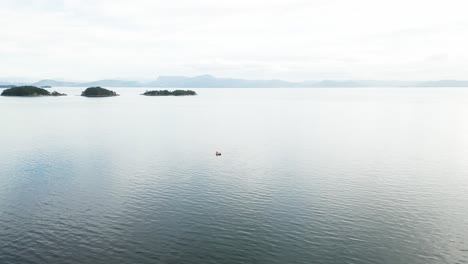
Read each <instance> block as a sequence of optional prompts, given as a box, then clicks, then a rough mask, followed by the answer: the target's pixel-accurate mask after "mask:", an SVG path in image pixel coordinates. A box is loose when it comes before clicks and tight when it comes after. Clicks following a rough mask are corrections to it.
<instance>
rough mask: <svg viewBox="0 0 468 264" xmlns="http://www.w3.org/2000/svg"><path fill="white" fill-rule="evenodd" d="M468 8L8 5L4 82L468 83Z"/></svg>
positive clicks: (206, 2)
mask: <svg viewBox="0 0 468 264" xmlns="http://www.w3.org/2000/svg"><path fill="white" fill-rule="evenodd" d="M467 10H468V1H466V0H385V1H383V0H229V1H228V0H170V1H169V0H161V1H160V0H125V1H124V0H0V27H1V31H0V78H18V77H21V78H30V79H42V78H55V79H69V80H94V79H104V78H120V79H155V78H156V77H157V76H159V75H188V76H192V75H198V74H213V75H216V76H219V77H239V78H248V79H272V78H278V79H285V80H291V81H298V80H321V79H376V80H383V79H387V80H436V79H465V80H466V79H468V15H467Z"/></svg>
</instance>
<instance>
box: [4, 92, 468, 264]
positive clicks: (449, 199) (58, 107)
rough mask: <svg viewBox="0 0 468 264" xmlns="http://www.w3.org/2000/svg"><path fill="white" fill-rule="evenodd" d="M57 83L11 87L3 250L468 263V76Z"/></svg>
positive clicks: (53, 257) (110, 258)
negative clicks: (302, 85) (464, 84)
mask: <svg viewBox="0 0 468 264" xmlns="http://www.w3.org/2000/svg"><path fill="white" fill-rule="evenodd" d="M57 90H59V91H63V92H67V93H68V94H69V96H68V97H61V98H4V97H0V113H1V115H0V121H1V124H2V127H1V130H0V147H1V148H0V263H15V264H16V263H312V262H313V263H464V262H468V232H467V231H466V230H468V178H467V177H466V176H467V175H468V163H467V162H466V157H468V121H467V118H466V117H467V116H468V90H465V89H447V88H443V89H410V88H405V89H402V88H395V89H382V88H380V89H199V90H197V93H198V94H199V95H198V96H196V97H144V96H139V94H140V93H141V92H143V91H144V90H146V89H135V88H126V89H124V88H120V89H115V90H117V91H118V93H119V94H121V96H120V97H115V98H83V97H80V96H75V95H79V94H80V91H81V89H77V88H62V89H57ZM217 150H219V151H221V152H222V153H223V156H221V157H216V156H215V155H214V153H215V151H217Z"/></svg>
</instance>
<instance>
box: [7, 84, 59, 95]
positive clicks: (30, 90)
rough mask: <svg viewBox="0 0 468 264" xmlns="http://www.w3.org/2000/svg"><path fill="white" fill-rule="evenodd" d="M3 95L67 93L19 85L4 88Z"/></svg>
mask: <svg viewBox="0 0 468 264" xmlns="http://www.w3.org/2000/svg"><path fill="white" fill-rule="evenodd" d="M1 95H2V96H29V97H36V96H64V95H66V94H61V93H58V92H56V91H54V92H53V93H50V92H49V91H47V90H46V89H42V88H38V87H36V86H17V87H12V88H9V89H5V90H3V92H2V94H1Z"/></svg>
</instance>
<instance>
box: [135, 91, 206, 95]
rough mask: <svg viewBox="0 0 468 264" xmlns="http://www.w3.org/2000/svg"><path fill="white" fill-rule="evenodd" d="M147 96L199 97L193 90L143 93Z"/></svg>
mask: <svg viewBox="0 0 468 264" xmlns="http://www.w3.org/2000/svg"><path fill="white" fill-rule="evenodd" d="M143 95H146V96H171V95H172V96H184V95H197V93H196V92H195V91H192V90H175V91H172V92H171V91H168V90H159V91H146V92H145V93H143Z"/></svg>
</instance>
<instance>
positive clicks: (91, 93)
mask: <svg viewBox="0 0 468 264" xmlns="http://www.w3.org/2000/svg"><path fill="white" fill-rule="evenodd" d="M81 96H86V97H109V96H118V94H117V93H116V92H114V91H111V90H107V89H104V88H102V87H89V88H87V89H86V90H84V91H83V92H82V93H81Z"/></svg>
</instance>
